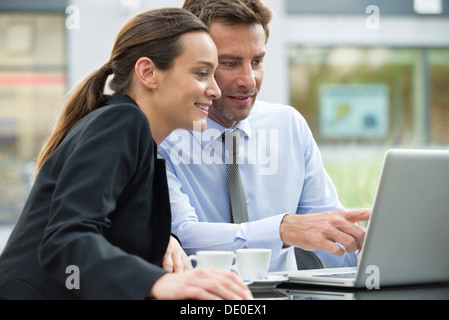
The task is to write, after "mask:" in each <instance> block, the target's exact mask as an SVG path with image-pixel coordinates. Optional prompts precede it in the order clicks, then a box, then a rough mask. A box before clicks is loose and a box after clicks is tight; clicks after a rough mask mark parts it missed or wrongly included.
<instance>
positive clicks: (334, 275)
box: [313, 272, 357, 279]
mask: <svg viewBox="0 0 449 320" xmlns="http://www.w3.org/2000/svg"><path fill="white" fill-rule="evenodd" d="M356 275H357V272H348V273H329V274H316V275H313V276H314V277H326V278H343V279H354V278H355V276H356Z"/></svg>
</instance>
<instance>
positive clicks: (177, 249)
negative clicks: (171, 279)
mask: <svg viewBox="0 0 449 320" xmlns="http://www.w3.org/2000/svg"><path fill="white" fill-rule="evenodd" d="M186 260H187V255H186V253H185V252H184V250H183V249H182V248H181V245H180V244H179V242H178V240H176V238H175V237H173V236H170V241H169V243H168V247H167V252H166V253H165V256H164V258H163V260H162V268H164V270H165V271H167V272H184V271H185V266H184V261H186Z"/></svg>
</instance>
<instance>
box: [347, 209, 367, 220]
mask: <svg viewBox="0 0 449 320" xmlns="http://www.w3.org/2000/svg"><path fill="white" fill-rule="evenodd" d="M370 216H371V209H351V210H346V211H345V212H344V217H345V218H346V219H347V220H348V221H350V222H352V223H357V222H361V221H367V220H368V219H369V218H370Z"/></svg>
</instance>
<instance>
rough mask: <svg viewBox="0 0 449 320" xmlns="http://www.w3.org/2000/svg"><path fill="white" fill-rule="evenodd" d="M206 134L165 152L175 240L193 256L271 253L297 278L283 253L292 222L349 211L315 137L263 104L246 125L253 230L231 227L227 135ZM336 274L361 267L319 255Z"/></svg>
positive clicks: (176, 136) (246, 182)
mask: <svg viewBox="0 0 449 320" xmlns="http://www.w3.org/2000/svg"><path fill="white" fill-rule="evenodd" d="M207 123H208V127H207V129H206V130H205V131H204V132H190V131H185V130H177V131H175V132H173V133H172V134H171V135H170V136H169V137H167V139H166V140H165V141H164V142H163V143H162V144H161V145H160V146H159V156H160V157H162V158H165V159H166V163H167V178H168V184H169V191H170V201H171V210H172V232H173V233H174V234H175V235H176V236H177V237H178V238H179V239H180V241H181V242H182V245H183V248H184V250H185V251H186V253H187V254H194V253H196V252H197V251H200V250H236V249H239V248H270V249H271V250H272V256H271V263H270V271H284V270H295V269H296V260H295V255H294V250H293V248H283V243H282V240H281V238H280V233H279V227H280V224H281V221H282V219H283V218H284V216H285V215H286V214H306V213H312V212H323V211H329V210H340V209H343V206H342V204H341V203H340V201H339V200H338V196H337V192H336V190H335V187H334V185H333V183H332V181H331V180H330V178H329V176H328V174H327V173H326V171H325V169H324V167H323V164H322V159H321V155H320V152H319V150H318V147H317V145H316V143H315V140H314V139H313V136H312V133H311V131H310V129H309V127H308V125H307V123H306V121H305V119H304V118H303V117H302V116H301V114H300V113H299V112H298V111H297V110H296V109H294V108H293V107H290V106H284V105H277V104H270V103H266V102H261V101H258V102H256V104H255V105H254V107H253V110H252V111H251V114H250V116H249V117H248V118H247V119H246V120H244V121H241V122H239V123H238V124H237V125H236V128H239V129H240V130H241V131H242V134H241V140H240V153H239V155H240V157H239V163H240V173H241V177H242V182H243V186H244V188H245V195H246V203H247V206H248V216H249V222H248V223H243V224H240V225H237V224H231V223H230V218H229V200H228V199H229V196H228V189H227V183H226V165H225V163H226V162H227V161H228V159H229V155H228V154H227V151H226V150H225V147H224V143H223V142H222V139H221V135H222V133H223V132H224V131H225V130H234V129H235V128H231V129H226V128H224V127H223V126H221V125H219V124H218V123H216V122H214V121H213V120H210V119H208V120H207ZM316 254H317V255H318V257H319V258H320V259H321V260H322V261H323V263H324V264H326V265H328V266H330V267H343V266H355V265H356V255H355V254H346V255H345V256H343V257H337V256H333V255H331V254H330V253H327V252H324V251H316Z"/></svg>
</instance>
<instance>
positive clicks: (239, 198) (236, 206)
mask: <svg viewBox="0 0 449 320" xmlns="http://www.w3.org/2000/svg"><path fill="white" fill-rule="evenodd" d="M224 140H225V146H226V150H227V151H228V153H229V161H228V163H227V181H228V189H229V207H230V211H231V223H236V224H240V223H243V222H248V209H247V207H246V197H245V190H244V189H243V184H242V179H241V177H240V170H239V161H238V160H239V142H240V130H239V129H236V130H234V131H232V132H225V134H224Z"/></svg>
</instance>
